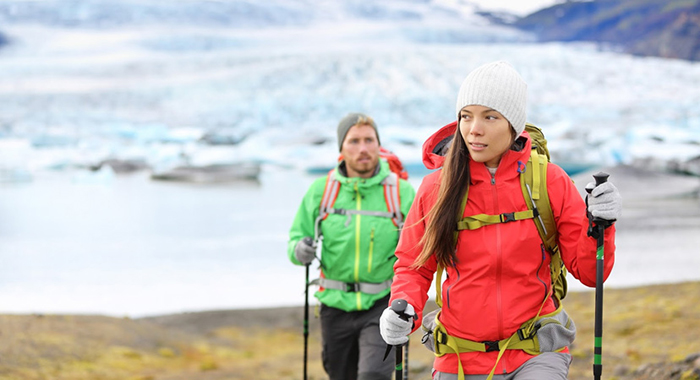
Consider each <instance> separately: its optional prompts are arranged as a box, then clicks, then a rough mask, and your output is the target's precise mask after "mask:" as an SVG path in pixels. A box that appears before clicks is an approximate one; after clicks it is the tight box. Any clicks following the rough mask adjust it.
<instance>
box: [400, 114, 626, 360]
mask: <svg viewBox="0 0 700 380" xmlns="http://www.w3.org/2000/svg"><path fill="white" fill-rule="evenodd" d="M455 128H456V123H452V124H449V125H447V126H445V127H443V128H442V129H440V130H439V131H438V132H436V133H435V134H434V135H433V136H431V137H430V138H429V139H428V140H427V141H426V142H425V143H424V145H423V161H424V163H425V165H426V167H428V168H429V169H436V168H439V167H441V166H442V164H443V161H444V157H442V156H440V155H437V154H434V153H433V149H434V148H435V147H436V146H437V145H438V144H439V143H440V142H441V141H442V140H443V139H444V138H445V137H448V136H451V135H452V134H453V133H454V131H455ZM522 137H524V138H526V139H527V142H526V145H525V148H524V149H522V150H521V151H519V152H517V151H514V150H509V151H507V152H506V153H505V154H504V155H503V157H502V159H501V162H500V164H499V166H498V169H497V171H496V175H495V183H494V184H492V182H491V175H490V173H489V172H488V170H487V168H486V166H485V165H484V164H483V163H477V162H474V161H471V160H470V163H469V164H470V170H471V181H472V182H471V186H470V187H469V197H468V202H467V205H466V209H465V212H464V215H463V216H471V215H475V214H482V213H484V214H490V215H495V214H501V213H505V212H515V211H523V210H527V206H526V204H525V200H524V198H523V193H522V190H521V187H520V178H519V173H518V171H517V169H518V162H521V163H526V162H527V160H528V157H529V155H530V150H531V141H530V137H529V135H528V133H527V132H523V134H522V136H521V138H522ZM547 167H548V171H547V189H548V192H549V199H550V203H551V206H552V211H553V213H554V218H555V221H556V224H557V231H558V233H559V236H558V240H559V247H560V249H561V255H562V259H563V261H564V264H565V265H566V268H567V269H568V270H569V273H571V274H572V275H573V276H574V277H575V278H577V279H578V280H580V281H581V282H582V283H583V284H585V285H586V286H589V287H595V282H596V241H595V239H594V238H592V237H588V236H587V229H588V219H587V218H586V206H585V203H584V200H583V199H582V198H581V195H580V194H579V192H578V191H577V189H576V187H575V186H574V184H573V182H572V180H571V179H570V178H569V176H568V175H567V174H566V173H565V172H564V170H563V169H561V168H560V167H559V166H557V165H555V164H551V163H550V164H549V165H548V166H547ZM440 175H441V170H437V171H435V172H433V173H431V174H429V175H427V176H426V177H425V178H424V179H423V182H422V184H421V186H420V188H419V189H418V193H417V195H416V199H415V201H414V203H413V206H412V207H411V210H410V212H409V213H408V216H407V219H406V223H405V226H404V229H403V232H402V234H401V238H400V241H399V244H398V246H397V249H396V256H397V257H398V261H397V262H396V264H395V265H394V270H395V275H394V283H393V285H392V289H391V300H392V301H393V300H394V299H400V298H403V299H405V300H406V301H408V303H410V304H411V305H413V306H414V307H415V309H416V312H417V314H418V321H421V320H422V317H423V315H422V314H423V313H422V312H423V308H424V306H425V303H426V301H427V300H428V292H430V291H431V288H432V287H433V286H434V285H433V284H432V282H433V275H434V273H435V271H436V260H435V258H434V257H431V258H430V259H429V260H428V261H427V262H426V264H425V265H424V266H422V267H421V268H418V269H410V268H409V267H410V266H411V264H413V262H414V261H415V259H416V258H417V257H418V255H419V254H420V251H421V248H422V246H421V245H420V244H419V242H420V240H421V237H422V236H423V234H424V232H425V228H426V223H427V220H426V219H424V218H425V216H426V215H427V214H428V211H429V210H430V209H431V207H432V206H433V205H434V203H435V201H436V198H437V190H438V188H439V186H440ZM614 237H615V227H614V225H613V226H611V227H609V228H607V229H606V230H605V275H604V278H607V276H608V275H609V274H610V271H611V270H612V267H613V263H614V252H615V243H614ZM457 259H458V263H457V267H456V268H446V269H445V274H446V276H443V278H444V279H445V282H444V283H443V285H442V302H443V308H442V312H441V314H440V322H441V323H442V324H443V325H444V326H445V328H446V329H447V332H448V334H450V335H452V336H456V337H460V338H464V339H469V340H472V341H479V342H481V341H497V340H502V339H505V338H508V337H510V336H511V335H512V334H514V333H515V331H516V330H517V329H518V328H519V327H520V326H521V325H522V324H523V323H524V322H526V321H527V320H529V319H531V318H533V317H535V315H537V311H538V310H539V308H540V306H541V305H542V299H543V297H544V295H545V294H546V292H547V291H548V290H549V287H550V286H551V277H550V271H549V262H550V255H549V254H548V253H546V252H545V251H544V248H543V246H542V240H541V238H540V235H539V233H538V232H537V228H536V226H535V223H534V222H533V221H531V220H529V219H528V220H522V221H516V222H510V223H499V224H494V225H489V226H485V227H481V228H479V229H476V230H471V231H470V230H464V231H460V233H459V237H458V241H457ZM554 310H555V306H554V302H553V300H552V299H549V300H548V301H547V302H546V304H545V306H544V308H543V310H542V312H541V314H546V313H550V312H553V311H554ZM497 356H498V352H497V351H494V352H485V353H481V352H472V353H462V354H460V358H461V360H462V365H463V367H464V373H465V374H488V373H489V372H490V371H491V369H492V368H493V366H494V364H496V358H497ZM531 357H532V356H531V355H530V354H527V353H525V352H524V351H522V350H506V352H505V353H504V354H503V356H502V358H501V360H500V362H499V363H498V367H497V368H496V372H495V373H496V374H503V373H510V372H512V371H513V370H515V369H516V368H518V367H519V366H520V365H522V364H523V363H524V362H525V361H527V360H528V359H530V358H531ZM434 367H435V369H436V370H438V371H440V372H448V373H457V355H455V354H447V355H444V356H442V357H437V358H436V359H435V363H434Z"/></svg>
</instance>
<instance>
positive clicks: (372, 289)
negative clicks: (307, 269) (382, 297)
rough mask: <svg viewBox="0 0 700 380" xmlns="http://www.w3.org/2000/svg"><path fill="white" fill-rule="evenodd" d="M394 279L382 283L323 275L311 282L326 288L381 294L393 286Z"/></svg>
mask: <svg viewBox="0 0 700 380" xmlns="http://www.w3.org/2000/svg"><path fill="white" fill-rule="evenodd" d="M392 281H393V280H392V279H388V280H386V281H384V282H380V283H371V282H343V281H338V280H331V279H329V278H325V277H321V278H318V279H316V280H313V281H312V282H311V284H312V285H319V286H321V287H323V288H326V289H333V290H340V291H343V292H349V293H350V292H361V293H367V294H379V293H381V292H383V291H385V290H386V289H389V288H390V287H391V283H392Z"/></svg>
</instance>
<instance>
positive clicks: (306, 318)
mask: <svg viewBox="0 0 700 380" xmlns="http://www.w3.org/2000/svg"><path fill="white" fill-rule="evenodd" d="M309 265H311V264H306V265H305V267H306V287H305V289H304V380H306V365H307V362H308V353H309Z"/></svg>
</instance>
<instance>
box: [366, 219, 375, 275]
mask: <svg viewBox="0 0 700 380" xmlns="http://www.w3.org/2000/svg"><path fill="white" fill-rule="evenodd" d="M372 253H374V227H372V231H371V232H370V233H369V257H368V258H367V273H372Z"/></svg>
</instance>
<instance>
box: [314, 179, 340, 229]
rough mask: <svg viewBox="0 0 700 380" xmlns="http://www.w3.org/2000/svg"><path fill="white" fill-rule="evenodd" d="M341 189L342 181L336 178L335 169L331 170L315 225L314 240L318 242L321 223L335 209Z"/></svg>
mask: <svg viewBox="0 0 700 380" xmlns="http://www.w3.org/2000/svg"><path fill="white" fill-rule="evenodd" d="M339 189H340V181H338V180H337V179H336V178H335V169H331V170H330V171H329V172H328V175H327V176H326V187H325V188H324V189H323V196H322V197H321V204H320V206H319V209H318V217H317V218H316V222H315V223H314V240H315V241H318V239H319V238H320V237H321V228H320V227H321V221H323V220H325V219H326V218H327V217H328V213H329V211H330V210H332V209H333V204H334V203H335V200H336V198H338V190H339Z"/></svg>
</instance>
